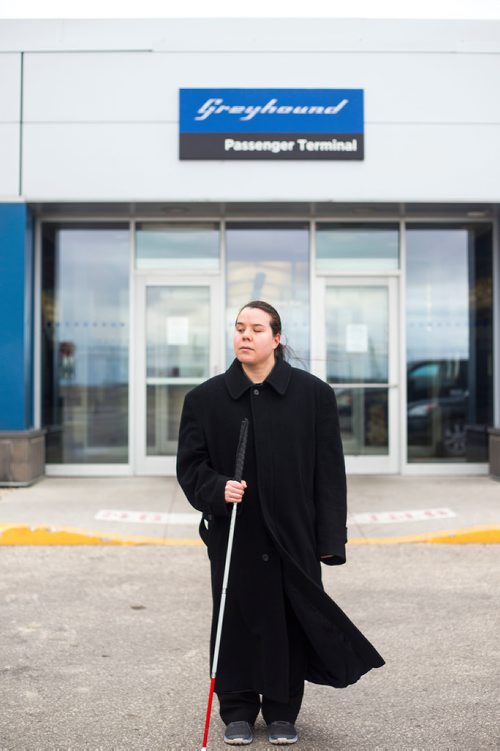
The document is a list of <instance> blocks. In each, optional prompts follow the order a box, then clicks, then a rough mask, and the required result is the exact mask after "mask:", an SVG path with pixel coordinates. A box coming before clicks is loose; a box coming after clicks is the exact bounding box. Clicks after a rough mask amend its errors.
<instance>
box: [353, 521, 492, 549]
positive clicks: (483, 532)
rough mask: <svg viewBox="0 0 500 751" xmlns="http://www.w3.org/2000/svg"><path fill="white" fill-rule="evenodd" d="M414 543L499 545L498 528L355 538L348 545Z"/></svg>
mask: <svg viewBox="0 0 500 751" xmlns="http://www.w3.org/2000/svg"><path fill="white" fill-rule="evenodd" d="M414 542H428V543H435V544H438V545H466V544H475V545H493V544H497V545H498V544H500V527H499V526H498V525H497V524H488V525H486V526H484V527H465V528H464V529H446V530H441V531H440V532H422V533H420V534H416V535H400V536H398V537H396V536H395V537H364V538H363V537H356V538H354V539H352V540H349V544H350V545H399V544H402V543H414Z"/></svg>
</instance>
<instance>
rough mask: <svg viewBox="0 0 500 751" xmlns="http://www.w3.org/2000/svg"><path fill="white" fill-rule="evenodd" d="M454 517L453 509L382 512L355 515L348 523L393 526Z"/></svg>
mask: <svg viewBox="0 0 500 751" xmlns="http://www.w3.org/2000/svg"><path fill="white" fill-rule="evenodd" d="M454 516H456V514H455V512H454V511H452V510H451V508H423V509H414V510H412V511H380V512H371V513H367V514H353V515H352V516H350V517H349V518H348V520H347V521H348V523H349V522H350V523H351V524H392V523H394V522H421V521H427V520H434V519H451V518H452V517H454Z"/></svg>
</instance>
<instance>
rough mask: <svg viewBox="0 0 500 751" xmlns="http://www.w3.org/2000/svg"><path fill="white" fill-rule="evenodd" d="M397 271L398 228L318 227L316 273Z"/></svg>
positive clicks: (331, 225) (345, 225)
mask: <svg viewBox="0 0 500 751" xmlns="http://www.w3.org/2000/svg"><path fill="white" fill-rule="evenodd" d="M398 268H399V227H398V225H395V224H393V225H380V224H377V225H375V226H360V225H359V224H357V225H349V224H318V225H317V231H316V271H317V272H318V273H325V272H330V271H392V270H394V269H398Z"/></svg>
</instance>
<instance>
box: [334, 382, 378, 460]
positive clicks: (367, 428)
mask: <svg viewBox="0 0 500 751" xmlns="http://www.w3.org/2000/svg"><path fill="white" fill-rule="evenodd" d="M388 393H389V392H388V389H383V388H382V389H380V388H377V389H365V388H352V389H345V388H336V389H335V396H336V397H337V405H338V411H339V423H340V431H341V434H342V445H343V447H344V453H345V454H346V455H354V456H356V455H360V454H363V455H365V456H367V455H375V454H376V455H378V456H381V455H384V454H385V455H387V454H388V453H389V424H388Z"/></svg>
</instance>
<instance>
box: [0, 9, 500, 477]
mask: <svg viewBox="0 0 500 751" xmlns="http://www.w3.org/2000/svg"><path fill="white" fill-rule="evenodd" d="M499 82H500V23H498V22H486V21H477V22H470V21H467V22H465V21H460V22H458V21H457V22H451V21H385V20H384V21H382V20H380V21H375V20H372V21H370V20H366V21H354V20H353V21H349V20H330V19H329V20H310V21H306V20H284V19H281V20H268V19H266V20H254V19H252V20H231V21H230V20H227V21H221V20H159V21H3V22H1V23H0V93H1V96H0V135H1V138H0V164H1V170H0V243H1V245H0V251H1V253H2V258H3V272H2V279H1V280H0V292H2V296H1V297H2V300H3V303H2V302H1V301H0V311H1V313H2V317H3V320H4V322H5V326H4V330H3V334H0V351H1V352H3V360H4V363H6V367H5V368H4V375H3V376H2V377H0V386H1V387H2V388H1V389H0V391H1V394H2V395H1V396H0V430H4V431H28V430H31V429H33V428H35V429H37V428H40V429H43V430H44V431H46V432H45V441H46V462H47V465H46V471H47V473H49V474H75V473H77V474H89V475H99V474H115V475H116V474H156V473H159V474H168V473H173V472H174V467H175V451H176V442H177V429H178V423H179V417H180V410H181V407H182V401H183V398H184V395H185V394H186V393H187V391H188V390H189V389H190V388H192V387H193V386H194V385H196V384H197V383H200V382H201V381H203V380H205V379H206V378H209V377H210V376H212V375H214V374H216V373H219V372H222V371H223V370H224V369H225V368H226V367H227V366H228V365H229V363H230V362H231V359H232V356H231V331H232V327H233V324H234V319H235V315H236V313H237V311H238V310H239V308H240V307H241V306H242V305H243V304H244V303H246V302H247V301H249V300H251V299H265V300H267V301H268V302H271V303H272V304H273V305H275V307H277V308H278V310H279V311H280V313H281V314H282V319H283V324H284V333H285V340H286V341H287V342H288V343H289V344H290V345H291V346H292V348H293V349H294V352H295V355H296V357H295V358H294V360H293V361H292V364H294V365H296V366H298V367H303V368H306V369H308V370H310V371H311V372H313V373H315V374H316V375H318V376H319V377H320V378H323V379H324V380H326V381H327V382H328V383H330V384H331V385H332V387H333V388H334V389H335V392H336V395H337V400H338V404H339V415H340V421H341V429H342V436H343V441H344V450H345V453H346V460H347V467H348V471H350V472H358V473H405V474H418V473H425V474H429V473H433V472H436V473H460V472H463V473H465V472H467V473H471V472H477V473H482V472H487V463H486V461H487V455H486V453H485V435H486V433H485V431H486V427H487V426H488V425H489V426H492V425H494V424H496V425H499V424H500V386H499V384H500V335H499V317H500V313H499V311H500V257H499V242H498V214H499V205H500V179H499V175H500V148H499V143H500V98H499V97H498V95H497V91H498V86H499ZM197 90H205V91H206V96H205V95H204V94H201V95H200V96H201V97H202V98H201V99H200V102H201V103H202V106H205V110H204V112H205V114H206V112H207V107H208V106H209V105H207V102H211V103H212V106H213V103H214V102H215V103H216V106H219V107H220V106H221V105H223V106H227V107H228V108H231V107H233V110H231V111H230V110H229V109H226V110H225V111H223V112H220V113H219V114H220V115H223V116H224V117H225V118H226V120H225V122H229V121H230V119H231V117H233V120H231V122H233V121H234V122H235V123H236V125H235V128H234V132H233V131H231V129H230V128H229V130H227V128H226V131H227V132H226V136H228V138H229V137H230V138H231V139H232V145H229V146H227V142H226V141H223V142H224V143H226V147H227V148H229V151H228V155H227V157H226V156H225V155H224V154H222V155H221V153H220V152H218V151H217V150H216V148H215V146H213V143H214V139H213V134H212V135H210V134H208V136H207V138H206V140H205V142H204V143H205V144H206V145H205V146H203V148H204V149H205V151H204V152H203V156H202V157H200V156H199V155H198V158H180V126H181V113H180V92H181V91H186V92H188V93H189V92H194V91H197ZM260 90H261V92H262V96H261V98H260V99H259V91H260ZM314 91H316V92H326V93H324V97H326V98H325V99H324V104H325V107H326V108H329V109H328V111H327V112H325V108H323V111H322V115H324V116H325V118H329V117H330V116H331V121H332V122H333V118H335V117H337V118H338V119H337V121H339V118H340V116H341V114H342V113H341V110H343V109H344V110H345V111H347V107H348V103H349V102H351V98H352V97H354V96H359V97H361V98H362V103H363V107H362V111H361V110H360V111H361V125H359V123H358V125H357V126H356V127H357V130H356V132H355V133H354V135H353V134H352V133H350V134H347V135H348V136H349V138H347V136H346V133H345V132H344V131H342V130H340V131H339V129H337V130H335V129H334V128H333V129H332V132H330V133H328V128H327V127H326V126H325V127H324V132H325V133H326V134H327V135H324V136H321V133H320V135H318V133H315V134H313V135H311V133H310V132H309V133H308V132H307V131H306V132H305V133H304V132H302V131H300V128H299V131H300V132H299V131H297V132H295V130H294V126H293V123H292V120H291V118H292V117H293V108H294V107H295V105H296V103H297V102H300V103H301V104H304V106H309V104H308V102H309V99H308V97H309V94H311V96H312V95H313V92H314ZM225 92H226V93H225ZM342 92H344V93H342ZM345 92H358V93H357V94H356V95H355V94H354V93H351V94H349V93H347V94H345ZM318 96H323V94H321V95H320V94H318ZM238 97H239V98H238ZM251 97H254V98H253V99H252V98H251ZM255 97H257V99H255ZM301 97H302V99H301ZM304 97H305V98H304ZM250 101H252V102H255V101H258V102H259V105H258V106H260V107H266V106H267V107H268V111H271V110H272V108H273V107H275V108H277V110H279V108H280V107H282V108H283V110H282V114H283V124H284V125H283V128H284V129H283V130H282V131H280V133H278V134H277V132H276V130H273V131H272V132H271V134H269V133H267V132H266V130H265V126H264V125H261V126H260V131H259V132H258V133H257V136H255V134H253V136H252V137H251V138H250V137H246V136H244V135H241V132H240V131H239V130H238V129H239V128H243V127H246V126H244V125H241V121H242V120H243V119H244V117H245V113H244V112H243V109H240V110H238V107H239V106H240V102H241V107H242V108H243V107H244V106H246V105H245V103H247V102H250ZM310 101H311V102H313V104H312V106H313V108H314V107H317V105H318V102H319V101H321V102H323V100H320V99H318V100H313V99H311V100H310ZM235 102H236V103H237V104H235ZM343 102H347V103H346V104H342V103H343ZM203 103H204V104H203ZM217 103H218V104H217ZM252 106H253V105H252ZM322 106H323V105H322ZM336 108H337V110H338V112H336V111H335V110H336ZM273 112H274V111H273ZM273 112H271V114H273ZM264 114H265V113H264ZM278 114H279V113H278ZM358 114H359V113H358ZM216 116H218V115H217V112H215V111H214V113H213V114H210V117H209V116H208V115H206V116H204V117H202V118H200V117H199V120H200V121H203V120H204V121H205V123H208V122H211V123H213V122H215V118H216ZM342 116H343V115H342ZM260 117H261V119H262V117H263V114H262V115H261V116H260ZM276 118H277V115H276V117H275V119H274V121H273V122H274V123H275V122H276ZM252 119H255V122H256V123H257V121H258V119H259V118H258V117H257V116H255V118H254V116H252V117H250V118H249V120H252ZM280 122H281V121H280ZM300 122H301V123H302V122H303V121H302V120H300ZM304 122H305V121H304ZM329 122H330V120H329ZM290 123H292V124H290ZM200 127H201V126H200ZM214 127H215V126H214ZM228 127H229V126H228ZM273 127H274V126H273ZM276 127H280V126H276ZM321 127H323V126H321ZM339 128H340V126H339ZM249 132H252V131H251V130H250V131H249ZM339 133H341V134H342V135H338V134H339ZM320 136H321V137H320ZM344 136H346V138H345V139H344V140H342V139H343V137H344ZM204 137H205V136H204ZM300 138H302V144H299V141H298V139H300ZM252 139H253V140H252ZM195 140H196V139H195ZM250 141H251V142H252V143H253V144H254V145H253V146H251V147H249V146H248V143H250ZM317 141H321V143H324V144H326V143H333V144H334V145H333V146H332V151H330V152H327V151H326V149H327V147H326V146H318V147H314V146H312V147H307V145H306V142H307V143H309V142H311V143H314V142H317ZM242 142H245V143H246V144H247V145H246V146H244V147H243V146H239V145H238V143H242ZM255 142H259V143H265V144H272V143H277V142H279V143H281V142H284V143H288V144H291V145H290V146H283V147H282V148H283V149H284V150H285V153H284V154H283V152H282V151H281V153H278V151H279V150H280V148H281V147H273V146H269V145H268V146H260V147H259V146H255ZM341 142H342V143H344V145H343V146H342V145H339V144H341ZM348 142H349V143H351V142H352V143H354V146H353V147H348V146H345V144H346V143H348ZM235 143H236V147H235V145H234V144H235ZM361 145H363V148H361ZM212 147H213V151H211V148H212ZM273 148H275V152H273ZM287 148H289V149H290V150H291V152H293V154H292V153H288V154H287V153H286V149H287ZM308 148H309V152H308V154H306V156H307V157H308V158H305V159H304V158H289V157H292V156H295V155H296V153H297V152H298V151H299V150H300V149H302V151H303V152H304V151H306V150H307V149H308ZM328 148H329V147H328ZM315 149H316V150H315ZM335 149H337V152H335V153H334V150H335ZM353 149H354V150H357V152H356V153H352V150H353ZM238 150H239V151H238ZM262 150H264V153H263V151H262ZM346 150H347V151H348V152H349V153H348V155H347V158H346ZM235 151H236V153H235ZM230 152H231V153H230ZM339 152H340V158H339ZM186 153H187V152H186ZM193 153H194V152H193ZM325 155H326V156H325ZM184 156H185V155H184ZM188 156H189V153H188ZM302 156H304V154H302ZM299 157H300V154H299ZM353 157H354V158H353Z"/></svg>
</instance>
